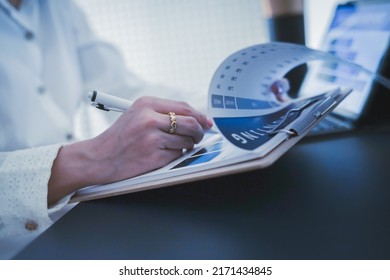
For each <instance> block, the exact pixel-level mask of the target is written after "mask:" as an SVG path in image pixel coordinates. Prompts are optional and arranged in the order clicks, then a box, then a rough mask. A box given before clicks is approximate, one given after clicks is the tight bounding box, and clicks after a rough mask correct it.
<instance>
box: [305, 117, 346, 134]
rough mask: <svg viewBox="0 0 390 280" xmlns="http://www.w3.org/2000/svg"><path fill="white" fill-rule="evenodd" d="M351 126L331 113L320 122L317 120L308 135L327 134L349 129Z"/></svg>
mask: <svg viewBox="0 0 390 280" xmlns="http://www.w3.org/2000/svg"><path fill="white" fill-rule="evenodd" d="M351 128H352V126H351V124H350V123H348V122H345V121H342V120H339V119H337V118H335V117H333V116H331V115H329V116H327V117H325V118H324V119H323V120H322V121H321V122H319V123H318V124H317V125H316V126H315V127H313V129H312V130H311V131H310V132H309V134H308V135H319V134H328V133H334V132H341V131H346V130H350V129H351Z"/></svg>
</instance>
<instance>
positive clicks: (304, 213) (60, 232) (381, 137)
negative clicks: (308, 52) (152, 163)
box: [17, 131, 390, 259]
mask: <svg viewBox="0 0 390 280" xmlns="http://www.w3.org/2000/svg"><path fill="white" fill-rule="evenodd" d="M389 145H390V132H389V131H381V132H378V131H377V132H375V133H370V134H369V133H357V134H354V135H343V136H339V137H334V138H328V139H321V140H310V141H304V142H301V143H299V144H298V145H296V146H295V147H293V148H292V149H291V150H290V151H288V152H287V153H286V154H285V155H284V156H283V157H282V158H281V159H279V160H278V161H277V162H276V163H275V164H274V165H273V166H271V167H269V168H266V169H263V170H257V171H253V172H247V173H242V174H239V175H232V176H225V177H223V178H216V179H211V180H205V181H200V182H195V183H189V184H183V185H178V186H174V187H168V188H163V189H157V190H152V191H146V192H141V193H135V194H129V195H124V196H118V197H112V198H108V199H101V200H96V201H90V202H83V203H81V204H79V205H77V206H76V207H75V208H74V209H73V210H71V211H70V212H69V213H68V214H67V215H65V216H64V217H63V218H62V219H61V220H60V221H59V222H57V223H56V224H55V225H54V226H52V227H51V228H50V229H49V230H48V231H46V232H45V233H44V234H43V235H41V236H40V237H39V238H38V239H37V240H35V241H34V242H33V243H32V244H31V245H30V246H28V247H27V248H26V249H24V250H23V251H22V252H21V253H20V254H19V255H17V258H18V259H390V219H389V215H390V148H389Z"/></svg>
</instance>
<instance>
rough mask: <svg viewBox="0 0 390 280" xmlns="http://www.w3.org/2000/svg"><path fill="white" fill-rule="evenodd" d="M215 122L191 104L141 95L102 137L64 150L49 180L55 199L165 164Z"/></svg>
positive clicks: (52, 195) (189, 145)
mask: <svg viewBox="0 0 390 280" xmlns="http://www.w3.org/2000/svg"><path fill="white" fill-rule="evenodd" d="M170 112H173V113H175V116H169V113H170ZM174 122H175V123H176V124H175V123H174ZM211 126H212V122H211V121H210V120H209V119H208V118H207V117H206V115H204V114H203V113H201V112H199V111H197V110H195V109H194V108H192V107H191V106H189V105H188V104H187V103H185V102H177V101H171V100H167V99H161V98H157V97H141V98H140V99H138V100H137V101H135V102H134V104H133V105H132V106H131V107H130V108H129V110H127V111H126V112H125V113H123V114H122V115H121V116H120V117H119V118H118V120H117V121H116V122H115V123H114V124H113V125H112V126H111V127H109V128H108V129H107V130H106V131H104V132H103V133H102V134H100V135H99V136H97V137H95V138H93V139H90V140H86V141H83V142H78V143H75V144H71V145H68V146H64V147H62V148H61V149H60V152H59V154H58V156H57V158H56V160H55V162H54V164H53V168H52V174H51V177H50V180H49V196H48V197H49V198H48V199H49V203H52V202H55V201H56V200H58V199H60V198H61V197H63V196H65V195H67V194H69V193H71V192H73V191H75V190H77V189H80V188H82V187H85V186H88V185H94V184H105V183H110V182H114V181H119V180H123V179H127V178H130V177H134V176H137V175H140V174H143V173H146V172H148V171H151V170H154V169H157V168H160V167H163V166H165V165H166V164H168V163H169V162H171V161H172V160H174V159H176V158H178V157H179V156H181V155H182V153H183V149H192V148H193V146H194V145H195V144H197V143H199V142H200V141H201V140H202V138H203V135H204V129H207V128H210V127H211ZM171 128H173V130H171ZM170 130H171V133H170ZM172 132H174V133H172Z"/></svg>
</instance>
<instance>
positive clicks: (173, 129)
mask: <svg viewBox="0 0 390 280" xmlns="http://www.w3.org/2000/svg"><path fill="white" fill-rule="evenodd" d="M168 116H169V120H170V121H171V127H170V128H169V133H170V134H175V132H176V128H177V125H176V114H175V113H174V112H169V113H168Z"/></svg>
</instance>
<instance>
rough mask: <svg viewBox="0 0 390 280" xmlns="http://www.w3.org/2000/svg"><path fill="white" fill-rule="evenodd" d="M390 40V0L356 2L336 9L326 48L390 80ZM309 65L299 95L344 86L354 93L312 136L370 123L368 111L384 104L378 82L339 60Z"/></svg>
mask: <svg viewBox="0 0 390 280" xmlns="http://www.w3.org/2000/svg"><path fill="white" fill-rule="evenodd" d="M389 41H390V1H379V0H376V1H375V0H374V1H353V2H347V3H343V4H339V5H338V6H337V7H336V9H335V12H334V15H333V19H332V21H331V24H330V26H329V28H328V31H327V32H326V34H325V36H324V39H323V48H322V50H323V51H327V52H330V53H332V54H335V55H336V56H338V57H340V58H343V59H346V60H349V61H351V62H354V63H357V64H360V65H362V66H363V67H365V68H367V69H368V70H370V71H371V72H373V73H378V72H380V73H381V74H383V75H384V76H387V77H388V74H389V62H388V61H389V60H390V55H389V52H390V51H389ZM386 57H387V58H386ZM386 60H387V61H386ZM308 66H309V69H308V72H307V74H306V76H305V79H304V81H303V83H302V86H301V88H300V93H299V96H307V95H310V93H312V92H318V90H320V89H324V88H325V89H326V88H332V87H335V86H340V85H341V86H345V87H351V88H353V89H354V91H353V92H352V93H351V94H350V96H348V97H347V98H346V99H345V100H344V101H343V102H342V103H341V104H340V105H339V106H338V107H337V108H336V109H335V110H334V111H333V112H332V113H331V114H329V115H328V116H327V117H326V118H325V119H324V120H322V121H321V122H320V123H319V124H318V125H317V126H316V127H315V128H313V130H312V131H311V132H310V134H309V135H311V136H313V135H323V134H329V133H334V132H342V131H350V130H354V129H355V128H357V127H358V126H359V125H360V124H362V123H366V122H365V121H367V118H369V117H370V115H372V114H371V112H370V113H368V112H369V111H370V109H371V108H372V107H373V106H374V104H375V103H378V102H380V101H378V99H377V97H378V93H377V91H378V88H377V87H378V86H377V85H376V84H377V83H376V82H374V81H373V79H371V78H370V77H368V76H367V75H366V76H364V75H362V74H361V73H359V72H358V71H356V70H353V69H350V68H349V67H348V66H346V65H342V64H340V63H336V62H321V63H318V64H315V65H308ZM385 68H386V69H385ZM383 90H384V89H382V91H383ZM387 95H389V94H387ZM387 100H390V99H389V98H387ZM371 111H372V110H371Z"/></svg>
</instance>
